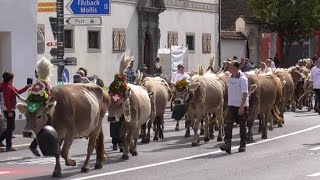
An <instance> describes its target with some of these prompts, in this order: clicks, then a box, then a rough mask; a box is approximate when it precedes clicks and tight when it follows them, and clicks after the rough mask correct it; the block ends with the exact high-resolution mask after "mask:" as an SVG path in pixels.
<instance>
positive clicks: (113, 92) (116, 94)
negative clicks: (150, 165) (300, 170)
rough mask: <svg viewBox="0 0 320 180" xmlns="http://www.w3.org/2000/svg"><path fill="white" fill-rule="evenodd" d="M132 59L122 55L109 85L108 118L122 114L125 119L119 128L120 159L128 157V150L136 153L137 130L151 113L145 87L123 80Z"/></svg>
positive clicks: (111, 120) (116, 118)
mask: <svg viewBox="0 0 320 180" xmlns="http://www.w3.org/2000/svg"><path fill="white" fill-rule="evenodd" d="M132 59H133V57H125V54H123V55H122V57H121V61H120V70H119V74H116V75H115V76H114V80H113V82H112V83H111V84H110V86H109V94H110V97H111V104H110V107H109V117H108V120H109V121H110V122H117V121H119V119H120V117H122V116H124V119H125V121H124V122H123V124H122V128H121V139H122V143H123V147H120V151H121V150H122V151H123V155H122V159H125V160H127V159H129V155H128V154H129V152H130V153H131V154H132V155H133V156H137V155H138V152H137V140H138V138H139V130H140V127H141V125H143V124H144V123H146V122H147V121H148V119H149V117H150V114H151V102H150V101H151V100H150V97H149V95H150V94H148V92H147V90H146V88H144V87H142V86H138V85H133V84H129V83H127V82H126V80H125V76H124V73H123V72H124V71H125V69H126V68H127V67H129V64H130V62H131V60H132ZM151 94H152V93H151ZM121 148H122V149H121Z"/></svg>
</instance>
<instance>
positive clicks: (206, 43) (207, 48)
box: [202, 33, 211, 53]
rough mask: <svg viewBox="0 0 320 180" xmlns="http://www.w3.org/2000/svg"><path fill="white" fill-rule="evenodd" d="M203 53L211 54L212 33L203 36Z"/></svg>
mask: <svg viewBox="0 0 320 180" xmlns="http://www.w3.org/2000/svg"><path fill="white" fill-rule="evenodd" d="M202 52H203V53H210V52H211V34H210V33H203V34H202Z"/></svg>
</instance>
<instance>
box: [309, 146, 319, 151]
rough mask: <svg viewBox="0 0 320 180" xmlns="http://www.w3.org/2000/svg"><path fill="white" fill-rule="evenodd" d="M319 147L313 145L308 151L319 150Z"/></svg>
mask: <svg viewBox="0 0 320 180" xmlns="http://www.w3.org/2000/svg"><path fill="white" fill-rule="evenodd" d="M319 149H320V146H318V147H315V148H312V149H309V150H310V151H316V150H319Z"/></svg>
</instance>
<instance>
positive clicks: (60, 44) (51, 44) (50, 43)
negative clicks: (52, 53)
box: [47, 42, 63, 46]
mask: <svg viewBox="0 0 320 180" xmlns="http://www.w3.org/2000/svg"><path fill="white" fill-rule="evenodd" d="M47 46H63V43H62V42H47Z"/></svg>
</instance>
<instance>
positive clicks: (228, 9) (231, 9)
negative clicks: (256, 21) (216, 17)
mask: <svg viewBox="0 0 320 180" xmlns="http://www.w3.org/2000/svg"><path fill="white" fill-rule="evenodd" d="M241 15H243V16H244V17H247V18H248V19H249V17H250V11H249V7H248V5H247V0H221V29H222V30H227V31H234V30H235V22H236V20H237V19H238V18H239V17H240V16H241Z"/></svg>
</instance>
